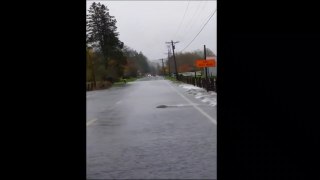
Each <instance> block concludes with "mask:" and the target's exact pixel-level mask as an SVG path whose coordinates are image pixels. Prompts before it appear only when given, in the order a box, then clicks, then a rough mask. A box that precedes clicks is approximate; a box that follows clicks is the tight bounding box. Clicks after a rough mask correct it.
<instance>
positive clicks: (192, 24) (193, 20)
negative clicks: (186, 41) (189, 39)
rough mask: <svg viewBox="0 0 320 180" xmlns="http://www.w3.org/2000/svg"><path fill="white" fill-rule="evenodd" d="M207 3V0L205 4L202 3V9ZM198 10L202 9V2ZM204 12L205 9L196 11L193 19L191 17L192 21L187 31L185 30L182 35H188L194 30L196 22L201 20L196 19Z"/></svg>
mask: <svg viewBox="0 0 320 180" xmlns="http://www.w3.org/2000/svg"><path fill="white" fill-rule="evenodd" d="M201 3H202V1H201ZM206 3H207V1H205V2H204V4H202V6H201V10H203V8H204V7H205V5H206ZM198 10H200V4H199V6H198V8H197V12H198ZM202 12H203V11H200V12H199V13H195V14H194V15H193V16H192V19H191V21H190V24H188V25H189V26H186V30H187V31H185V32H184V34H183V36H182V37H186V36H187V35H188V34H190V32H191V31H192V30H193V27H194V24H195V23H196V22H199V21H198V20H197V21H195V20H196V19H198V17H199V15H200V14H202ZM206 19H207V18H206ZM180 39H183V38H181V37H180Z"/></svg>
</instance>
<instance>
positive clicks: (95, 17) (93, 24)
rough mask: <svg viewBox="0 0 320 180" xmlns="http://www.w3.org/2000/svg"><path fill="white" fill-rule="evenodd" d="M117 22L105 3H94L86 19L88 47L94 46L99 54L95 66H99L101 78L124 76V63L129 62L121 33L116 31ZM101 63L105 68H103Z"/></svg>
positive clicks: (99, 76) (98, 70) (98, 71)
mask: <svg viewBox="0 0 320 180" xmlns="http://www.w3.org/2000/svg"><path fill="white" fill-rule="evenodd" d="M116 22H117V21H116V19H115V18H114V16H111V15H110V14H109V9H108V8H107V7H106V6H105V5H103V4H100V3H95V2H93V3H92V5H91V6H90V8H89V10H88V15H87V21H86V25H87V38H86V41H87V47H88V46H91V47H94V48H95V53H96V55H97V56H98V59H99V60H98V62H99V63H97V64H95V68H97V73H98V76H97V78H99V79H102V78H104V77H106V76H108V77H115V78H118V77H120V76H122V75H123V71H124V65H125V64H126V63H127V62H126V58H125V56H124V55H123V52H122V48H123V42H121V41H120V40H119V38H118V36H119V33H118V32H116V30H117V27H116ZM110 61H112V63H110ZM109 64H112V66H111V67H109ZM101 65H102V67H104V68H105V70H103V69H102V68H101ZM96 66H99V67H96Z"/></svg>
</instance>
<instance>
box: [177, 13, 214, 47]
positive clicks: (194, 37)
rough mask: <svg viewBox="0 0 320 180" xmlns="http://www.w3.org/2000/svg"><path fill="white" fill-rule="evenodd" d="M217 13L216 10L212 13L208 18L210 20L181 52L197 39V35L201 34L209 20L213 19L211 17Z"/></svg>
mask: <svg viewBox="0 0 320 180" xmlns="http://www.w3.org/2000/svg"><path fill="white" fill-rule="evenodd" d="M216 12H217V9H216V10H215V11H214V12H213V13H212V15H211V16H210V18H209V19H208V21H207V22H206V23H205V24H204V26H203V27H202V28H201V29H200V31H199V32H198V34H197V35H196V36H195V37H194V38H193V39H192V40H191V42H190V43H189V44H188V45H187V46H186V47H185V48H183V49H182V50H181V51H184V50H185V49H186V48H187V47H188V46H189V45H190V44H191V43H192V42H193V41H194V40H195V39H196V38H197V37H198V35H199V34H200V33H201V31H202V30H203V28H204V27H205V26H206V25H207V24H208V22H209V21H210V19H211V18H212V17H213V15H214V14H215V13H216Z"/></svg>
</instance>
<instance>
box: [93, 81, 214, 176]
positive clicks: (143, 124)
mask: <svg viewBox="0 0 320 180" xmlns="http://www.w3.org/2000/svg"><path fill="white" fill-rule="evenodd" d="M185 91H186V90H185V89H182V88H181V87H178V86H177V85H176V84H174V83H172V82H170V81H167V80H162V78H160V77H158V78H156V77H151V78H150V77H148V78H143V79H140V80H138V81H135V82H131V83H127V84H126V85H124V86H121V87H113V88H111V89H108V90H100V91H93V92H88V93H87V179H216V177H217V175H216V172H217V171H216V159H217V158H216V157H217V156H216V154H217V148H216V140H217V138H216V123H215V119H216V108H215V107H212V106H209V105H207V104H206V103H203V102H201V101H200V100H198V99H195V98H194V97H193V96H192V95H190V94H188V93H186V92H185ZM179 93H180V94H179ZM181 94H182V95H183V97H182V96H181ZM185 98H187V99H185ZM190 103H192V104H193V105H191V104H190ZM159 105H169V107H167V108H156V107H157V106H159ZM199 109H200V110H199ZM205 114H206V115H205Z"/></svg>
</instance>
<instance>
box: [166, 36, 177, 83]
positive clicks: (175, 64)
mask: <svg viewBox="0 0 320 180" xmlns="http://www.w3.org/2000/svg"><path fill="white" fill-rule="evenodd" d="M166 43H167V44H171V46H172V51H173V61H174V69H175V71H176V72H175V73H176V79H177V80H179V76H178V68H177V62H176V56H175V54H174V49H175V46H174V44H176V43H179V41H177V42H173V41H172V40H171V42H166Z"/></svg>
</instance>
